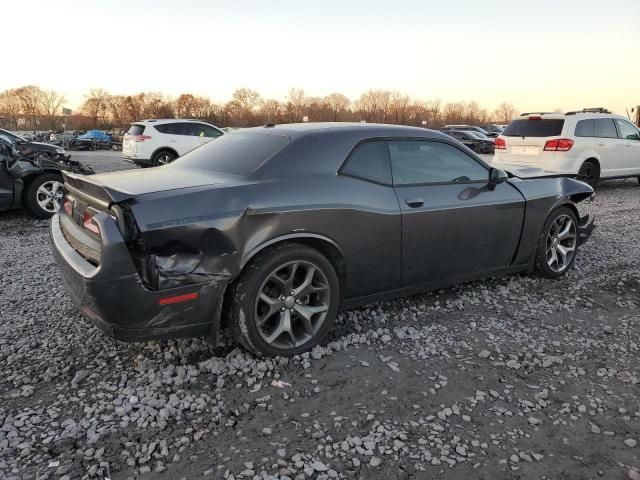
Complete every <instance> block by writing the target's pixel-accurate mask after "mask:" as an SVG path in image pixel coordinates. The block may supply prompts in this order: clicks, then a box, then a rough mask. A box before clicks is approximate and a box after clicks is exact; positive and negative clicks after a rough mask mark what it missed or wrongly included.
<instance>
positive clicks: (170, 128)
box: [156, 122, 195, 135]
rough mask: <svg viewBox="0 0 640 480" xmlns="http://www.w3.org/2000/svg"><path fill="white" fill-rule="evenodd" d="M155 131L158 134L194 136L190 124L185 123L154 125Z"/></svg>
mask: <svg viewBox="0 0 640 480" xmlns="http://www.w3.org/2000/svg"><path fill="white" fill-rule="evenodd" d="M156 130H158V131H159V132H160V133H166V134H168V135H195V132H194V129H193V128H191V124H190V123H185V122H176V123H165V124H163V125H156Z"/></svg>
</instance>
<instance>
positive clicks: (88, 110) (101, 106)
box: [80, 88, 110, 127]
mask: <svg viewBox="0 0 640 480" xmlns="http://www.w3.org/2000/svg"><path fill="white" fill-rule="evenodd" d="M109 96H110V95H109V92H107V91H106V90H103V89H102V88H92V89H91V90H90V91H89V93H88V94H87V95H86V96H85V100H84V103H83V104H82V106H81V107H80V110H81V111H82V112H84V113H85V115H87V116H89V117H90V118H91V119H93V125H94V127H97V126H98V122H99V120H100V118H102V119H104V117H105V115H106V114H107V109H108V108H109Z"/></svg>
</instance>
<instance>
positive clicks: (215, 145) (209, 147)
mask: <svg viewBox="0 0 640 480" xmlns="http://www.w3.org/2000/svg"><path fill="white" fill-rule="evenodd" d="M287 143H289V137H283V136H280V135H268V134H262V133H231V134H228V135H222V136H221V137H220V138H219V139H218V140H216V141H215V142H208V143H206V144H205V145H203V146H201V147H198V148H196V149H194V150H192V151H190V152H189V153H187V154H186V155H183V156H182V157H180V158H178V159H177V160H176V161H174V162H172V163H170V164H169V167H176V168H183V167H186V168H199V169H203V170H214V171H216V172H222V173H229V174H232V175H239V176H247V175H250V174H251V173H253V172H254V171H255V170H256V169H257V168H258V167H259V166H260V165H261V164H262V163H263V162H265V161H266V160H268V159H269V158H271V157H272V156H273V155H274V154H275V153H276V152H277V151H278V150H280V149H281V148H282V147H284V146H285V145H286V144H287Z"/></svg>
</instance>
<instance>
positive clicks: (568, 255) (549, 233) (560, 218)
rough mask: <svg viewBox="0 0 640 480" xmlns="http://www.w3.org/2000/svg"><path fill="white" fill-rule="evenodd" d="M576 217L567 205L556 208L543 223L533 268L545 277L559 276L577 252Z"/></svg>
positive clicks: (577, 232) (573, 259) (567, 269)
mask: <svg viewBox="0 0 640 480" xmlns="http://www.w3.org/2000/svg"><path fill="white" fill-rule="evenodd" d="M579 235H580V232H579V227H578V218H577V217H576V214H575V212H574V211H573V210H572V209H571V208H569V207H559V208H556V209H555V210H554V211H553V212H551V214H550V215H549V217H548V218H547V221H546V222H545V223H544V227H543V228H542V232H541V233H540V237H539V238H538V246H537V249H536V259H535V269H536V271H537V272H538V273H539V274H540V275H542V276H543V277H547V278H554V279H556V278H560V277H562V276H563V275H564V274H565V273H567V271H569V269H570V268H571V267H572V266H573V262H574V261H575V259H576V255H577V254H578V240H579Z"/></svg>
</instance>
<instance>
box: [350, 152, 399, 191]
mask: <svg viewBox="0 0 640 480" xmlns="http://www.w3.org/2000/svg"><path fill="white" fill-rule="evenodd" d="M342 173H344V174H345V175H350V176H352V177H357V178H363V179H365V180H371V181H373V182H377V183H384V184H387V185H390V184H391V174H390V172H389V160H388V157H387V146H386V143H385V142H365V143H361V144H360V145H358V146H357V147H356V149H355V150H354V151H353V152H352V153H351V155H349V158H348V159H347V163H346V164H345V166H344V167H343V168H342Z"/></svg>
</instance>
